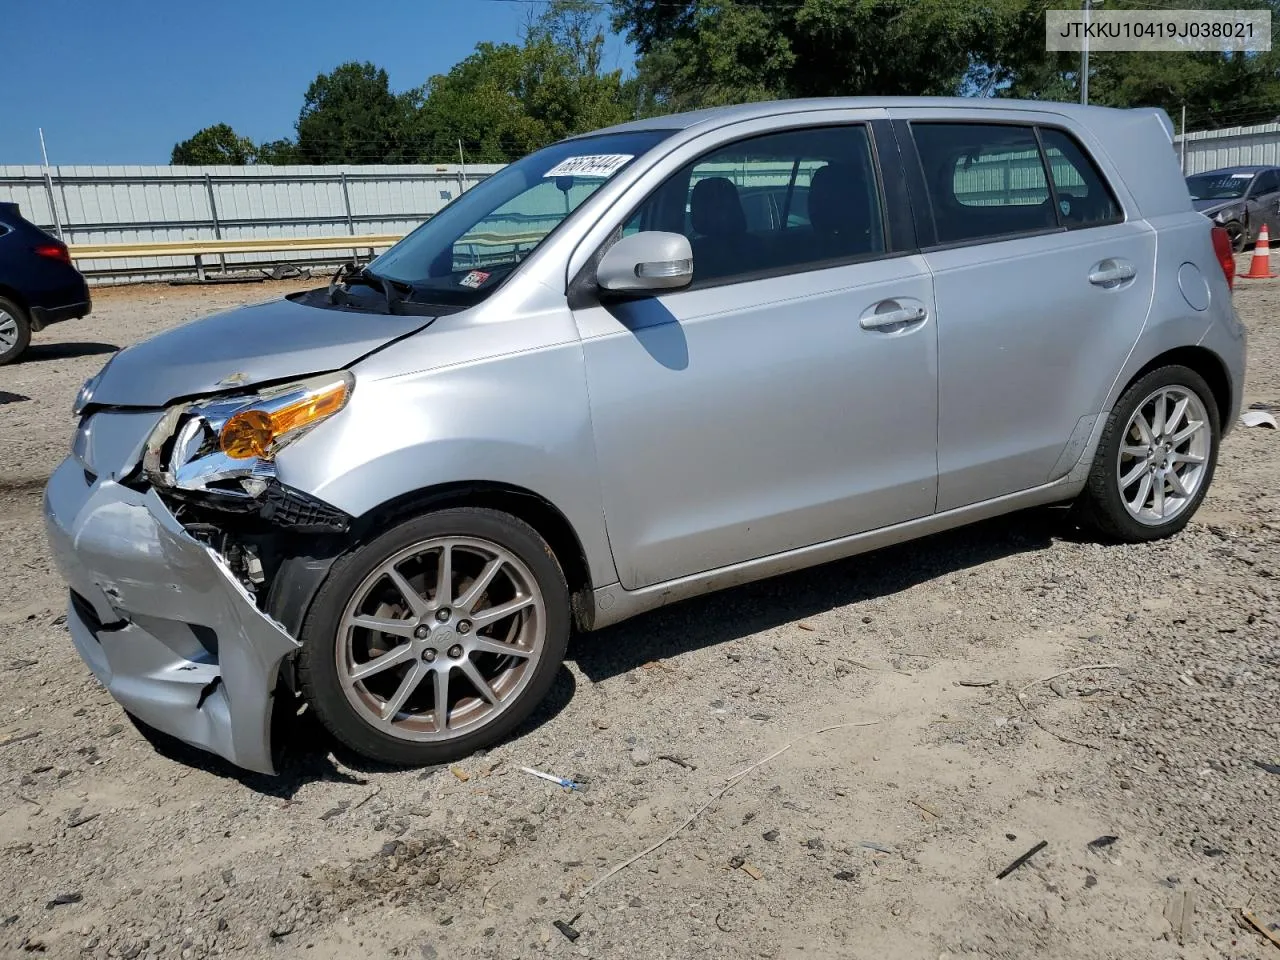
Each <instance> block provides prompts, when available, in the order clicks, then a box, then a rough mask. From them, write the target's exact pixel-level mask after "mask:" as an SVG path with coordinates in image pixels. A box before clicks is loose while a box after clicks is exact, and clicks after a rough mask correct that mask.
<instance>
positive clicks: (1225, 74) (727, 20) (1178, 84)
mask: <svg viewBox="0 0 1280 960" xmlns="http://www.w3.org/2000/svg"><path fill="white" fill-rule="evenodd" d="M1061 6H1062V4H1061V3H1059V2H1058V0H983V2H981V3H975V2H974V0H788V2H785V3H784V2H779V0H613V12H614V18H613V19H614V26H615V27H616V28H617V29H619V30H625V31H626V32H627V35H628V37H629V38H630V39H631V40H632V42H634V43H635V45H636V49H637V52H638V54H639V58H638V61H637V65H636V66H637V77H636V81H637V85H638V87H639V88H640V90H641V92H642V96H643V99H644V101H645V103H644V109H645V110H646V111H647V112H651V113H658V112H665V111H672V110H686V109H693V108H697V107H700V106H710V105H717V104H723V103H735V102H742V101H750V100H762V99H773V98H782V97H802V96H840V95H859V94H864V95H871V96H891V95H897V94H901V95H931V94H960V95H969V96H1018V97H1027V98H1030V99H1040V100H1066V101H1074V100H1078V99H1079V96H1080V77H1079V62H1080V57H1079V54H1075V53H1047V52H1046V51H1045V49H1044V41H1045V33H1044V30H1045V10H1046V9H1047V8H1051V7H1053V8H1057V7H1061ZM1068 6H1072V4H1068ZM1194 6H1195V7H1197V8H1199V7H1214V6H1216V7H1224V8H1239V7H1245V8H1248V7H1256V8H1264V9H1265V8H1269V9H1271V10H1272V12H1273V15H1274V16H1280V0H1197V3H1196V4H1194ZM1125 8H1133V9H1140V10H1150V9H1152V6H1151V3H1150V2H1139V0H1108V3H1107V5H1106V6H1105V7H1104V8H1103V9H1105V10H1115V9H1125ZM1091 66H1092V69H1091V71H1090V81H1089V83H1090V86H1089V90H1090V102H1092V103H1099V104H1105V105H1109V106H1118V107H1130V106H1159V107H1163V108H1164V109H1165V110H1166V111H1167V112H1168V113H1169V114H1170V116H1174V117H1176V116H1178V113H1179V111H1180V108H1181V106H1182V105H1183V104H1184V103H1185V104H1186V106H1187V114H1188V125H1189V127H1191V128H1193V129H1194V128H1197V127H1201V128H1202V127H1206V126H1220V125H1224V124H1229V123H1237V122H1250V121H1257V120H1269V119H1271V117H1272V116H1274V115H1275V114H1276V113H1280V51H1275V52H1269V53H1260V54H1217V53H1145V52H1133V53H1095V54H1094V55H1093V57H1092V58H1091Z"/></svg>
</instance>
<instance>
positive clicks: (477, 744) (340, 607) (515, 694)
mask: <svg viewBox="0 0 1280 960" xmlns="http://www.w3.org/2000/svg"><path fill="white" fill-rule="evenodd" d="M446 558H447V559H446ZM446 584H447V585H448V586H447V590H446V587H445V585H446ZM504 611H510V612H504ZM569 628H570V607H569V588H568V585H567V584H566V582H565V576H564V573H563V571H562V570H561V568H560V564H559V562H558V561H557V560H556V557H555V554H554V553H552V551H551V548H550V547H549V546H548V545H547V543H546V541H545V540H543V539H542V537H541V536H539V535H538V533H537V531H536V530H534V529H533V528H532V527H530V526H529V525H528V524H526V523H524V522H523V521H521V520H519V519H517V518H515V517H513V516H510V515H508V514H505V513H500V512H498V511H495V510H483V509H474V508H454V509H447V510H440V511H437V512H434V513H428V514H424V515H422V516H418V517H414V518H412V519H409V520H405V521H403V522H402V523H400V524H399V525H397V526H395V527H393V528H391V529H390V530H388V531H386V532H385V533H383V534H381V535H380V536H378V537H376V538H375V539H373V540H371V541H369V542H367V543H365V544H363V545H361V546H359V547H357V548H356V549H355V550H353V551H352V552H351V553H349V554H347V555H346V556H345V557H343V558H342V559H340V560H339V561H338V562H337V563H336V564H334V567H333V570H332V571H331V572H330V574H329V576H328V578H327V579H326V580H325V583H324V585H323V586H322V587H321V588H320V590H319V592H318V593H317V594H316V598H315V601H314V602H313V603H312V605H311V609H310V610H309V611H308V613H307V617H306V619H305V621H304V623H303V626H302V631H301V642H302V649H301V651H300V653H299V659H298V676H299V679H300V682H301V685H302V693H303V696H304V697H305V698H306V700H307V702H308V703H309V704H310V705H311V707H312V709H313V710H315V712H316V716H317V717H319V719H320V721H321V723H323V724H324V725H325V727H327V728H328V730H329V731H330V732H331V733H332V734H333V735H334V736H335V737H336V738H337V739H338V740H340V741H341V742H342V743H344V744H345V745H346V746H348V747H350V748H351V749H352V750H354V751H355V752H356V753H358V754H361V755H362V756H365V757H368V758H369V759H371V760H376V761H379V762H382V763H388V764H394V765H400V766H425V765H430V764H440V763H448V762H451V761H454V760H459V759H461V758H463V757H465V756H467V755H468V754H470V753H473V752H474V751H475V750H478V749H480V748H481V747H487V746H490V745H492V744H493V743H495V742H497V741H499V740H501V739H502V738H504V737H506V736H507V735H508V734H510V733H511V731H512V730H514V729H515V728H516V727H517V726H518V725H519V724H520V723H521V722H523V721H524V720H525V719H526V718H527V717H528V716H529V714H530V713H532V712H533V710H534V708H535V707H537V705H538V704H539V703H540V702H541V701H542V700H543V699H544V698H545V697H546V695H547V693H548V692H549V691H550V689H551V686H552V683H553V682H554V680H555V676H556V673H557V671H558V670H559V667H560V663H561V661H562V660H563V659H564V653H565V648H566V646H567V645H568V641H569ZM507 651H510V652H507ZM442 696H443V708H441V702H442Z"/></svg>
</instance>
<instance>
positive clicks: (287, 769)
mask: <svg viewBox="0 0 1280 960" xmlns="http://www.w3.org/2000/svg"><path fill="white" fill-rule="evenodd" d="M574 689H575V682H574V679H573V673H572V672H570V670H569V668H568V667H565V666H561V667H560V669H559V671H558V672H557V674H556V679H555V682H554V684H553V685H552V687H551V691H550V693H548V694H547V697H546V699H545V700H543V701H542V703H541V704H539V705H538V708H537V709H536V710H535V711H534V712H533V714H532V715H531V716H530V717H529V718H528V719H527V720H525V721H524V722H523V723H521V724H520V725H519V726H518V727H516V729H515V730H514V731H512V732H511V734H509V735H508V736H507V737H505V738H504V742H505V741H506V740H516V739H519V738H521V737H524V736H527V735H528V734H530V733H532V732H533V731H535V730H537V729H538V728H539V727H540V726H542V725H543V724H544V723H546V722H547V721H549V720H551V719H552V718H553V717H555V716H556V715H557V714H558V713H559V712H560V711H561V710H563V709H564V708H565V707H566V706H568V704H569V701H570V700H572V699H573V694H574ZM131 719H133V723H134V726H135V727H137V729H138V732H139V733H141V734H142V735H143V737H145V738H146V739H147V741H148V742H150V744H151V745H152V746H153V747H154V748H155V750H156V752H157V753H159V754H160V755H161V756H163V757H165V758H166V759H169V760H172V761H173V762H174V763H179V764H182V765H183V766H186V767H194V768H195V769H198V770H203V771H204V772H205V773H209V774H212V775H213V776H215V777H219V778H220V779H224V780H234V781H236V782H238V783H239V784H240V785H241V786H243V787H245V788H246V789H248V790H252V791H253V792H254V793H259V794H262V795H263V796H268V797H276V798H278V799H280V800H292V799H293V797H294V795H295V794H297V792H298V791H299V790H300V789H301V788H302V787H304V786H305V785H307V784H309V783H317V782H328V783H345V784H351V785H353V786H362V785H364V784H366V783H368V782H369V779H368V774H371V773H391V772H395V771H397V770H400V771H404V772H405V773H406V774H410V773H416V774H417V776H418V777H419V779H422V780H427V779H430V778H431V777H433V776H436V775H437V774H440V773H442V772H444V771H445V766H444V765H441V766H434V767H417V768H412V769H409V770H405V768H402V767H395V766H391V765H389V764H383V763H378V762H376V761H373V760H368V759H366V758H365V757H362V756H360V755H359V754H358V753H355V752H354V751H352V750H349V749H347V747H345V746H344V745H343V744H341V743H339V742H338V741H337V740H336V739H335V738H334V737H333V736H332V735H331V734H330V733H329V731H328V730H326V729H325V728H324V725H323V724H321V723H320V721H319V720H318V719H317V718H316V715H315V714H314V713H313V712H312V711H310V710H306V709H303V710H293V709H292V702H288V703H287V705H286V701H284V700H283V699H282V700H281V702H280V704H279V706H278V708H277V710H276V712H275V715H274V717H273V718H272V735H271V740H272V744H273V745H274V746H275V748H276V774H275V775H274V776H272V775H271V774H265V773H255V772H254V771H252V770H244V769H242V768H240V767H237V766H236V765H235V764H233V763H230V762H229V761H227V760H224V759H222V758H221V757H219V756H217V755H215V754H212V753H209V752H207V751H205V750H201V749H198V748H196V747H192V746H189V745H188V744H186V743H183V742H182V741H181V740H177V739H175V738H174V737H171V736H169V735H168V734H165V733H161V732H160V731H158V730H154V729H152V728H150V727H147V726H146V725H145V724H143V723H141V722H140V721H138V720H137V719H136V718H131ZM484 752H485V751H483V750H481V751H478V752H477V753H475V754H472V757H471V758H475V757H479V756H483V754H484ZM471 758H468V759H471Z"/></svg>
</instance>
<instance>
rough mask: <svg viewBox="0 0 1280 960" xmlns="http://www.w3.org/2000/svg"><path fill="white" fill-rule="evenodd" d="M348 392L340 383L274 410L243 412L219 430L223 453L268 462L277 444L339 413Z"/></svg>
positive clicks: (312, 392) (263, 409) (265, 407)
mask: <svg viewBox="0 0 1280 960" xmlns="http://www.w3.org/2000/svg"><path fill="white" fill-rule="evenodd" d="M348 389H349V388H348V386H347V384H346V382H343V381H339V382H338V383H334V384H331V385H327V386H325V387H324V388H322V389H320V390H316V391H310V392H308V393H307V394H305V395H304V396H302V397H301V398H299V399H297V400H294V401H292V402H288V403H285V404H284V405H283V406H280V407H278V408H276V409H271V404H270V403H269V402H268V403H264V404H263V406H262V407H261V408H255V409H252V410H242V411H241V412H240V413H237V414H235V415H234V416H232V417H231V419H230V420H228V421H227V422H226V424H225V425H224V426H223V428H222V435H221V438H220V445H221V447H222V452H223V453H225V454H226V455H227V456H228V457H231V458H233V459H235V460H249V459H252V458H255V457H259V458H269V457H270V456H271V454H272V453H274V452H275V449H274V448H275V446H276V444H277V443H278V442H279V441H280V440H282V439H283V438H285V437H287V436H289V435H290V434H292V433H294V432H296V431H298V430H300V429H302V428H303V427H307V426H310V425H311V424H313V423H317V422H319V421H321V420H323V419H325V418H326V417H329V416H332V415H333V414H335V413H337V412H338V411H339V410H341V409H342V408H343V406H344V405H345V404H346V402H347V391H348ZM282 399H283V398H282Z"/></svg>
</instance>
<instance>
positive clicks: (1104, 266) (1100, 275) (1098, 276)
mask: <svg viewBox="0 0 1280 960" xmlns="http://www.w3.org/2000/svg"><path fill="white" fill-rule="evenodd" d="M1135 275H1136V271H1135V270H1134V269H1133V264H1131V263H1126V262H1124V261H1123V260H1103V261H1102V262H1101V263H1097V264H1094V267H1093V269H1092V270H1090V271H1089V282H1090V283H1092V284H1093V285H1094V286H1095V287H1116V286H1119V285H1120V284H1122V283H1125V282H1127V281H1129V280H1132V279H1133V278H1134V276H1135Z"/></svg>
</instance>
